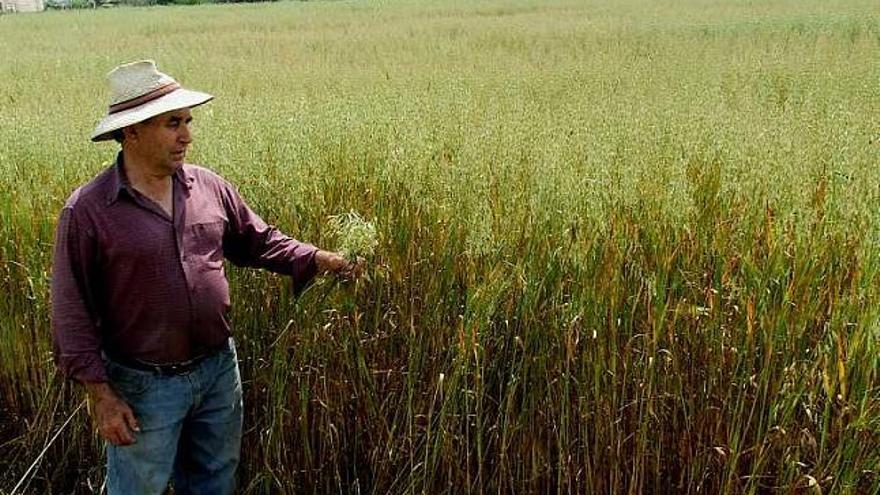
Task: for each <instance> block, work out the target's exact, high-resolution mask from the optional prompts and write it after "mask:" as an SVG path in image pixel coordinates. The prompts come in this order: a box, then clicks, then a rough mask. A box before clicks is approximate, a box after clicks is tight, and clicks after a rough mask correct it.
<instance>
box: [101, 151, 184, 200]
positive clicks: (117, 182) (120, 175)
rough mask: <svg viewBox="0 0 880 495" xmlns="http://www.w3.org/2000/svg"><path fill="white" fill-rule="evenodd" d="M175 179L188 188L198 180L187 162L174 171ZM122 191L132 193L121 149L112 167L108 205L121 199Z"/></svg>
mask: <svg viewBox="0 0 880 495" xmlns="http://www.w3.org/2000/svg"><path fill="white" fill-rule="evenodd" d="M174 179H175V180H176V181H177V182H178V183H180V185H181V186H184V187H185V188H186V189H192V187H193V182H195V180H196V178H195V176H193V174H192V172H191V171H190V168H189V166H187V165H186V164H184V165H182V166H181V167H180V168H179V169H177V172H175V173H174ZM122 191H125V192H126V193H127V194H129V195H131V194H132V193H131V185H130V184H129V182H128V177H126V176H125V168H124V167H123V163H122V151H120V152H119V153H118V154H117V155H116V162H115V163H114V164H113V166H112V167H111V169H110V188H109V190H108V191H107V205H108V206H109V205H112V204H113V203H115V202H116V200H117V199H119V194H120V193H121V192H122Z"/></svg>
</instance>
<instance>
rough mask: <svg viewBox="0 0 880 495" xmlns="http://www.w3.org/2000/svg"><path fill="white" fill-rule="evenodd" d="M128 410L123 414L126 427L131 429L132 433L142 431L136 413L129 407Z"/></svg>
mask: <svg viewBox="0 0 880 495" xmlns="http://www.w3.org/2000/svg"><path fill="white" fill-rule="evenodd" d="M125 409H126V410H125V411H123V412H122V418H123V419H124V420H125V425H126V426H128V428H130V429H131V431H141V425H140V423H138V420H137V418H135V417H134V413H133V412H132V410H131V408H129V407H127V408H125Z"/></svg>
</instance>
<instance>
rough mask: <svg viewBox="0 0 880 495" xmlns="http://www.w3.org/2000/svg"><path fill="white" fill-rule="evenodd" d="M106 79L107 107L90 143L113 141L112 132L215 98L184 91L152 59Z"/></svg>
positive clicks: (121, 68)
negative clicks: (108, 88) (108, 87)
mask: <svg viewBox="0 0 880 495" xmlns="http://www.w3.org/2000/svg"><path fill="white" fill-rule="evenodd" d="M107 79H108V81H109V82H110V108H109V109H108V111H107V116H106V117H104V118H103V119H102V120H101V122H99V123H98V126H97V127H95V131H94V132H92V141H106V140H108V139H113V133H114V131H117V130H119V129H122V128H124V127H128V126H130V125H132V124H137V123H138V122H143V121H145V120H147V119H149V118H150V117H154V116H156V115H159V114H162V113H165V112H170V111H172V110H179V109H181V108H192V107H195V106H198V105H201V104H203V103H207V102H209V101H211V100H212V99H213V98H214V97H213V96H212V95H209V94H207V93H200V92H198V91H191V90H188V89H183V88H182V87H180V84H178V83H177V81H175V80H174V79H173V78H172V77H171V76H169V75H167V74H163V73H161V72H159V70H158V69H156V62H153V61H152V60H141V61H139V62H132V63H130V64H123V65H120V66H119V67H117V68H115V69H113V70H112V71H110V73H109V74H107Z"/></svg>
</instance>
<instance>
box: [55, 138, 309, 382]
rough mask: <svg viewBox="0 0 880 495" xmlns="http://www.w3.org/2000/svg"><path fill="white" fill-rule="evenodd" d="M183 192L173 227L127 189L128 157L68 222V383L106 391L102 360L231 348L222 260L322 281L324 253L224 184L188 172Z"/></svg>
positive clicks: (179, 180) (60, 328) (90, 187)
mask: <svg viewBox="0 0 880 495" xmlns="http://www.w3.org/2000/svg"><path fill="white" fill-rule="evenodd" d="M172 184H173V198H174V218H173V219H172V218H171V217H169V216H168V215H167V214H166V213H165V212H164V211H163V210H162V208H161V207H160V206H159V205H158V204H156V203H155V202H153V201H152V200H150V199H148V198H147V197H146V196H144V195H142V194H140V193H139V192H138V191H136V190H135V189H134V188H132V187H131V186H130V185H129V184H128V181H127V180H126V178H125V173H124V169H123V168H122V154H121V153H120V154H119V157H118V158H117V163H116V164H115V165H113V166H111V167H110V168H108V169H107V170H105V171H104V172H103V173H101V174H100V175H98V176H97V177H96V178H95V179H93V180H92V181H91V182H89V183H88V184H86V185H84V186H82V187H80V188H79V189H77V190H76V191H74V193H73V194H72V195H71V196H70V198H69V199H68V201H67V204H66V205H65V206H64V209H63V210H62V211H61V218H60V220H59V222H58V227H57V232H56V238H55V254H54V260H53V268H52V331H53V334H54V337H55V340H54V351H55V361H56V363H57V364H58V366H59V368H60V369H61V371H62V372H63V373H64V374H65V375H67V376H68V377H71V378H74V379H76V380H79V381H82V382H102V381H106V380H107V375H106V372H105V370H104V363H103V360H102V356H101V353H102V351H104V352H105V353H106V354H108V355H110V356H118V357H122V358H129V359H131V358H134V359H140V360H142V361H148V362H153V363H170V362H180V361H185V360H187V359H190V358H192V357H194V356H196V355H198V354H200V353H202V352H205V351H206V350H208V349H211V348H214V347H217V346H219V345H220V344H222V343H223V342H225V340H226V339H227V338H228V337H229V335H230V324H229V308H230V302H229V284H228V282H227V280H226V275H225V273H224V270H223V258H226V259H228V260H229V261H231V262H232V263H234V264H235V265H238V266H251V267H259V268H265V269H268V270H271V271H273V272H276V273H281V274H285V275H290V276H291V277H292V278H293V282H294V285H295V287H296V289H297V290H299V289H301V288H302V287H303V286H304V285H305V284H306V283H308V282H309V280H311V279H312V278H313V277H314V276H315V273H316V272H317V267H316V265H315V260H314V257H315V251H317V249H316V248H315V247H314V246H312V245H309V244H305V243H301V242H299V241H297V240H295V239H292V238H290V237H287V236H285V235H284V234H282V233H281V232H280V231H278V229H276V228H274V227H272V226H270V225H267V224H266V223H265V222H264V221H263V220H262V219H261V218H260V217H259V216H257V214H256V213H254V212H253V211H251V209H250V208H248V206H247V205H246V204H245V202H244V200H242V199H241V197H240V196H239V195H238V193H237V192H236V191H235V189H234V188H233V187H232V186H231V185H230V184H229V183H228V182H226V181H225V180H224V179H223V178H221V177H220V176H218V175H217V174H215V173H213V172H211V171H209V170H207V169H204V168H202V167H198V166H195V165H189V164H187V165H184V166H183V167H181V169H180V170H178V171H177V173H176V174H175V175H174V176H173V179H172Z"/></svg>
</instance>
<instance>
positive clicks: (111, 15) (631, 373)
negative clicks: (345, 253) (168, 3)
mask: <svg viewBox="0 0 880 495" xmlns="http://www.w3.org/2000/svg"><path fill="white" fill-rule="evenodd" d="M0 33H3V38H4V39H5V40H15V41H14V42H10V41H7V42H5V43H2V44H0V178H2V184H3V187H2V188H0V231H2V237H0V288H2V289H0V290H2V293H0V415H2V416H0V418H2V420H0V450H2V452H3V455H2V460H0V463H2V464H3V465H4V469H2V470H0V473H2V474H0V486H2V487H4V488H3V489H10V488H7V487H12V486H14V485H15V484H16V483H17V482H18V481H19V479H20V478H21V477H22V476H23V475H24V473H25V470H26V469H27V467H28V466H29V465H30V464H31V462H32V461H33V460H34V459H35V458H36V457H37V455H38V454H39V452H40V451H41V450H42V449H43V447H44V444H45V442H46V441H47V440H48V439H50V438H51V437H52V436H53V435H54V433H55V432H56V431H57V428H58V427H60V426H61V425H62V424H63V423H64V421H65V420H66V419H67V418H68V417H69V415H70V414H71V413H72V412H73V411H74V410H75V408H76V407H77V406H78V405H79V403H80V402H81V400H82V392H81V391H80V390H79V389H77V388H76V387H74V386H72V385H71V384H69V383H64V381H63V380H62V379H61V378H60V377H59V376H58V375H57V373H56V372H55V370H54V367H53V365H52V363H51V341H50V330H49V322H48V307H49V301H48V286H49V274H50V257H51V251H52V242H53V232H54V224H55V220H56V218H57V215H58V213H59V211H60V208H61V205H62V204H63V202H64V200H65V199H66V197H67V195H68V194H69V193H70V192H71V191H72V190H73V189H74V188H75V187H76V186H77V185H79V184H81V183H83V182H84V181H86V180H88V179H89V178H91V177H92V176H94V175H95V174H96V173H97V172H98V171H99V170H101V169H102V167H104V166H105V164H106V163H107V162H108V161H109V160H111V159H112V158H113V155H114V148H113V145H111V144H104V145H95V144H92V143H89V142H88V134H89V132H90V131H91V129H92V127H93V125H94V124H95V123H96V121H97V120H98V119H99V118H100V116H101V115H102V114H103V112H104V111H105V108H106V104H107V101H106V99H107V90H106V89H105V79H104V75H105V74H106V72H107V71H109V70H110V69H111V68H112V67H113V66H115V65H116V64H118V63H121V62H124V61H129V60H134V59H139V58H154V59H156V60H157V61H158V62H159V66H160V69H162V70H165V71H167V72H168V73H170V74H173V75H174V76H175V77H177V78H178V79H179V80H181V81H182V82H183V83H184V84H185V85H187V86H191V87H193V88H196V89H201V90H204V91H208V92H211V93H214V94H216V95H217V99H216V100H215V101H214V102H212V103H211V104H209V105H207V106H205V107H202V108H200V109H198V110H196V111H195V112H194V114H195V117H196V129H197V135H196V142H195V146H194V150H193V153H192V154H191V155H190V158H191V159H192V160H193V161H194V162H196V163H203V164H206V165H207V166H209V167H211V168H213V169H215V170H217V171H219V172H220V173H221V174H223V175H224V176H225V177H227V178H228V179H230V180H231V181H232V182H233V183H234V184H236V185H237V186H238V188H239V190H240V191H241V193H242V195H243V196H244V197H245V198H246V199H247V200H248V201H249V203H250V204H251V205H252V206H253V207H254V208H255V209H256V210H257V211H258V212H260V213H261V214H262V215H263V216H264V218H266V219H267V220H269V221H271V222H273V223H275V224H277V225H279V226H280V227H282V229H283V230H285V231H287V232H289V233H291V234H293V235H294V236H296V237H298V238H301V239H304V240H308V241H310V242H313V243H316V244H318V245H322V246H326V247H328V248H334V247H335V246H333V245H332V243H333V242H334V239H333V235H332V234H333V232H332V229H331V228H330V226H331V225H330V222H329V217H330V216H332V215H338V214H340V213H345V212H349V211H354V212H357V213H359V214H360V215H361V216H362V217H364V218H366V219H367V220H371V221H373V222H374V225H375V227H376V229H377V233H378V236H379V240H380V242H379V246H378V247H377V249H376V253H377V254H376V256H375V257H374V258H373V259H372V260H371V269H370V278H369V280H367V281H365V282H363V283H361V284H359V285H358V286H356V287H355V286H350V285H349V286H339V287H333V288H332V289H331V288H329V286H330V284H327V286H325V285H319V286H316V287H315V288H314V289H312V290H310V291H308V292H307V293H306V294H304V295H303V297H302V298H301V299H300V300H299V301H295V300H294V299H293V297H292V294H291V290H290V286H289V282H288V281H286V280H284V279H282V278H279V277H276V276H273V275H271V274H265V273H259V272H250V271H241V270H236V269H231V270H230V271H229V276H230V282H231V284H232V287H233V303H234V322H235V326H236V330H235V331H236V337H237V339H238V342H239V351H240V356H241V358H242V373H243V377H244V379H245V381H246V383H245V393H246V399H245V400H246V416H245V423H246V424H245V429H246V433H245V438H244V443H245V448H244V451H243V452H244V456H243V460H242V466H241V470H240V481H241V483H240V486H241V491H242V492H243V493H269V492H288V493H292V492H297V493H302V492H306V493H309V492H314V493H327V492H343V493H355V492H358V491H361V492H369V493H484V492H485V493H496V492H505V493H507V492H516V493H526V492H531V493H548V492H549V493H561V492H572V493H713V494H714V493H728V494H740V493H767V492H780V493H799V492H809V491H810V490H814V487H811V485H812V484H815V485H818V487H819V488H821V490H822V492H823V493H877V492H878V491H880V448H878V446H880V382H878V376H877V375H878V370H880V350H878V349H880V347H878V340H880V326H878V314H880V313H878V309H880V306H878V302H880V300H878V295H880V294H878V289H880V285H878V282H880V281H878V277H877V275H878V270H880V253H878V240H880V217H878V214H877V210H878V205H880V171H878V164H880V143H878V140H880V59H878V57H877V56H876V55H877V53H878V48H880V8H878V7H877V5H876V2H869V1H866V0H845V1H836V2H826V1H818V0H806V1H794V0H787V1H784V0H774V1H768V2H750V1H727V2H722V1H709V0H686V1H682V2H671V1H660V2H652V1H648V0H628V1H624V2H612V1H608V0H596V1H589V2H574V1H562V2H537V1H525V0H511V1H507V2H500V1H489V2H479V3H473V4H472V3H469V2H460V1H456V2H448V3H442V4H434V3H428V2H418V1H412V2H376V3H356V2H330V3H277V4H258V5H228V6H216V5H215V6H208V5H203V6H193V7H173V8H172V7H169V8H152V9H133V8H132V9H123V8H120V9H111V10H101V11H94V12H93V11H88V12H79V11H78V12H51V13H45V14H39V15H14V16H0ZM100 448H101V447H100V443H99V442H98V441H97V440H96V437H95V436H94V434H93V433H92V431H91V429H90V425H89V421H88V417H87V415H86V414H83V413H79V414H78V415H77V416H76V417H75V419H74V421H73V422H71V424H70V426H68V427H67V431H66V433H64V434H63V435H61V436H60V437H59V440H57V441H56V442H55V443H54V444H53V445H52V446H51V447H50V448H49V450H48V451H47V454H46V457H45V458H44V459H43V460H42V462H41V463H40V464H39V465H38V466H37V468H36V469H35V470H34V471H33V472H32V476H29V477H28V479H27V490H28V491H29V492H33V493H45V492H52V493H61V492H64V493H68V492H70V491H72V490H77V491H80V492H88V490H89V488H88V486H89V483H90V482H91V483H92V484H93V485H95V484H96V483H97V484H100V480H101V476H102V473H101V462H102V461H101V450H100ZM0 490H2V489H0Z"/></svg>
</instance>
